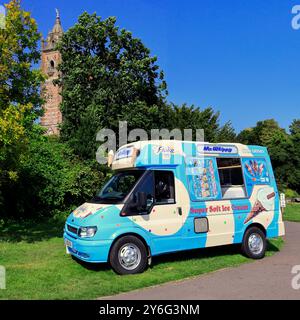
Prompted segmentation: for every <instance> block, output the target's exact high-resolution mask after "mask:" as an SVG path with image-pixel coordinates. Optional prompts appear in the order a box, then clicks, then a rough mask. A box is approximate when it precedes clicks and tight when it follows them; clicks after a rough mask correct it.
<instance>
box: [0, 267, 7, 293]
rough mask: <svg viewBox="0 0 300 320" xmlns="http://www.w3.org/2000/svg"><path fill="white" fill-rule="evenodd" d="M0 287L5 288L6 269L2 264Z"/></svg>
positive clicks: (0, 268)
mask: <svg viewBox="0 0 300 320" xmlns="http://www.w3.org/2000/svg"><path fill="white" fill-rule="evenodd" d="M1 289H6V270H5V267H3V266H0V290H1Z"/></svg>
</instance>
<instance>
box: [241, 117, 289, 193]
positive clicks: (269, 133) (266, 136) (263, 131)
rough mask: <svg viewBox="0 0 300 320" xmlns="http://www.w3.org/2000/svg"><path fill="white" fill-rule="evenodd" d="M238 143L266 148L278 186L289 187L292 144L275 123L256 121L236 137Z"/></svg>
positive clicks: (268, 120) (287, 135) (269, 120)
mask: <svg viewBox="0 0 300 320" xmlns="http://www.w3.org/2000/svg"><path fill="white" fill-rule="evenodd" d="M238 141H239V142H241V143H245V144H252V145H261V146H265V147H267V148H268V152H269V155H270V157H271V161H272V165H273V168H274V171H275V176H276V179H277V181H278V183H279V186H280V187H282V188H284V187H286V186H287V185H289V183H290V181H291V179H292V176H293V174H294V167H293V165H292V162H291V154H292V150H293V143H292V140H291V138H290V136H289V134H288V133H287V132H286V131H285V130H284V129H283V128H280V126H279V125H278V123H277V121H275V120H274V119H267V120H264V121H258V122H257V124H256V126H255V127H253V128H248V129H245V130H243V131H242V132H241V133H240V134H239V135H238Z"/></svg>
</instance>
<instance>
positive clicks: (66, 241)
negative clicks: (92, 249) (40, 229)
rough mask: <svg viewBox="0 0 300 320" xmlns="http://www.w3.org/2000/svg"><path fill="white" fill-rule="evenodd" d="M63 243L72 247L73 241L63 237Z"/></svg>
mask: <svg viewBox="0 0 300 320" xmlns="http://www.w3.org/2000/svg"><path fill="white" fill-rule="evenodd" d="M65 245H66V246H67V247H69V248H73V243H72V241H70V240H69V239H65Z"/></svg>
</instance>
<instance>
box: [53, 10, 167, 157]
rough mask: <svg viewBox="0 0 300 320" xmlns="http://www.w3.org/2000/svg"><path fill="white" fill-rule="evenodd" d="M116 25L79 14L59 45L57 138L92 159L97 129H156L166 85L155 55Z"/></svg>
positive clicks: (161, 114)
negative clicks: (124, 124) (125, 126)
mask: <svg viewBox="0 0 300 320" xmlns="http://www.w3.org/2000/svg"><path fill="white" fill-rule="evenodd" d="M115 23H116V19H115V18H113V17H110V18H108V19H106V20H101V18H100V17H98V16H97V15H96V14H92V15H90V14H88V13H83V14H82V15H81V16H80V17H79V19H78V22H77V23H76V24H75V25H74V26H73V27H71V28H70V29H69V30H68V31H67V32H66V33H65V34H64V35H63V37H62V39H61V42H60V43H59V45H58V49H59V50H60V52H61V55H62V63H61V65H60V66H59V70H60V72H61V77H60V79H58V81H57V82H56V83H57V84H58V85H60V86H62V97H63V102H62V104H61V111H62V114H63V123H62V127H61V138H62V139H63V140H64V141H68V142H69V144H70V145H71V146H72V147H73V148H74V149H75V151H76V152H77V153H78V154H80V155H81V156H83V157H85V158H91V157H94V153H95V150H96V148H95V145H96V141H95V138H96V133H97V131H98V130H99V129H102V128H110V129H113V130H115V132H117V131H118V123H119V121H120V120H122V121H123V120H127V121H128V130H131V129H133V128H142V129H146V130H147V131H149V130H150V129H151V128H152V126H153V124H155V125H156V128H159V127H160V125H161V123H160V118H161V117H162V116H163V114H164V112H163V111H164V110H165V109H164V108H165V104H164V97H165V94H166V83H165V81H164V75H163V72H162V71H160V70H159V67H158V65H157V64H156V60H157V59H156V57H152V56H151V55H150V51H149V49H147V48H146V47H145V46H144V45H143V43H142V42H141V40H139V39H136V38H134V37H133V36H132V34H131V33H130V32H128V31H126V30H124V29H121V30H120V29H119V28H118V27H117V26H116V25H115ZM148 117H149V118H148ZM153 118H154V119H156V120H157V121H156V122H155V121H152V120H153ZM149 119H150V121H149Z"/></svg>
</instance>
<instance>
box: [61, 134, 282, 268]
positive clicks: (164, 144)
mask: <svg viewBox="0 0 300 320" xmlns="http://www.w3.org/2000/svg"><path fill="white" fill-rule="evenodd" d="M112 168H113V169H114V170H115V172H116V175H115V176H113V178H112V180H110V181H109V182H108V184H107V185H106V186H104V188H103V189H102V191H101V192H100V193H99V195H98V196H97V197H96V198H95V199H93V200H92V201H91V202H88V203H85V204H83V205H82V206H81V207H79V208H77V209H76V210H75V211H74V212H73V213H71V215H70V216H69V218H68V219H67V223H66V226H65V232H64V238H65V244H66V247H67V251H68V253H70V254H72V255H74V256H76V257H77V258H79V259H81V260H85V261H88V262H107V261H109V262H110V263H111V264H112V266H113V268H114V269H115V271H116V272H118V273H136V272H141V271H142V270H143V268H144V267H145V266H144V267H143V268H142V267H139V266H140V264H141V261H143V260H144V257H145V256H146V257H147V258H149V257H150V256H155V255H158V254H163V253H168V252H175V251H179V250H188V249H195V248H205V247H212V246H218V245H228V244H238V243H241V244H242V246H246V249H245V251H246V253H247V250H248V251H249V250H250V251H249V254H248V255H251V250H252V249H253V252H252V256H253V258H256V256H255V255H257V258H260V257H262V256H263V254H264V250H265V243H264V238H272V237H278V236H282V235H284V224H283V221H282V214H281V209H280V206H279V194H278V190H277V186H276V181H275V177H274V173H273V169H272V165H271V161H270V158H269V155H268V153H267V149H266V148H264V147H261V146H245V145H241V144H227V143H223V144H209V143H200V142H199V143H197V142H183V141H175V140H158V141H140V142H135V143H132V144H129V145H126V146H123V147H121V148H120V149H119V151H117V153H116V154H115V156H114V160H113V163H112ZM250 231H252V232H250ZM116 248H117V249H118V250H117V249H116ZM255 250H256V251H255ZM137 262H139V265H138V266H136V268H134V266H135V264H134V263H137ZM114 266H115V267H114ZM127 267H128V268H127ZM122 268H123V269H124V270H123V269H122ZM139 268H140V269H139ZM126 270H127V271H126ZM123 271H124V272H123ZM125 271H126V272H125Z"/></svg>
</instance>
